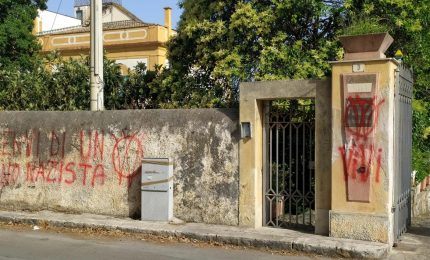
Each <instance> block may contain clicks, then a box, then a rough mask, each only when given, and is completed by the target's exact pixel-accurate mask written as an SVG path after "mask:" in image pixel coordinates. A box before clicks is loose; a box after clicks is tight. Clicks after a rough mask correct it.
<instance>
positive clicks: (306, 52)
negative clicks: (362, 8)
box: [163, 0, 341, 107]
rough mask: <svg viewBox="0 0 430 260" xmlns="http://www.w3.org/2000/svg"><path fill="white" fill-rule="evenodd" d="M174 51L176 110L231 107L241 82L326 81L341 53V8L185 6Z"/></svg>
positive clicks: (170, 75) (168, 78)
mask: <svg viewBox="0 0 430 260" xmlns="http://www.w3.org/2000/svg"><path fill="white" fill-rule="evenodd" d="M180 5H181V7H182V8H183V9H184V13H183V15H182V17H181V21H180V24H179V32H178V35H177V37H175V38H174V39H173V40H172V41H171V43H170V45H169V60H170V62H171V68H170V69H169V70H168V71H166V73H167V75H165V81H164V82H163V84H164V83H168V84H170V89H171V91H170V92H171V93H172V96H171V100H170V101H171V102H170V105H172V106H179V107H231V106H236V105H237V102H238V100H237V99H238V87H239V83H240V82H242V81H254V80H267V79H304V78H323V77H326V76H328V75H329V72H330V67H329V65H328V64H327V61H328V60H334V59H336V58H337V57H338V56H339V54H340V53H341V52H340V49H339V47H338V44H337V43H336V42H335V40H334V39H335V31H336V30H338V29H339V23H338V21H339V20H340V19H341V16H340V4H339V1H321V0H312V1H281V0H275V1H261V0H259V1H257V0H250V1H240V0H230V1H220V0H217V1H209V0H199V1H195V0H184V1H182V2H181V4H180Z"/></svg>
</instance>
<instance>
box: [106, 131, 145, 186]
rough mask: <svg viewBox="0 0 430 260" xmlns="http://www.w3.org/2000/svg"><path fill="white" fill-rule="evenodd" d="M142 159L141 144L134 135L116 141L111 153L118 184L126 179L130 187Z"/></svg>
mask: <svg viewBox="0 0 430 260" xmlns="http://www.w3.org/2000/svg"><path fill="white" fill-rule="evenodd" d="M142 159H143V149H142V143H141V142H140V140H139V138H138V137H137V136H136V135H135V134H134V135H127V136H124V137H122V138H120V139H117V141H116V144H115V146H114V148H113V151H112V165H113V167H114V170H115V172H116V173H117V174H118V177H119V184H122V179H127V180H128V184H129V185H131V182H132V180H133V178H134V177H135V176H136V175H137V174H138V169H139V167H140V164H141V161H142Z"/></svg>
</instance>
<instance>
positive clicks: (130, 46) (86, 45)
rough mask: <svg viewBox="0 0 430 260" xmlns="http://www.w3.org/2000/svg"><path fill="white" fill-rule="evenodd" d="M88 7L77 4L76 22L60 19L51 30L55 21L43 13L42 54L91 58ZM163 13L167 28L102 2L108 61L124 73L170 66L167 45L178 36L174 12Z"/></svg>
mask: <svg viewBox="0 0 430 260" xmlns="http://www.w3.org/2000/svg"><path fill="white" fill-rule="evenodd" d="M89 4H90V1H86V0H76V1H75V9H74V11H75V18H71V17H67V16H64V15H57V18H56V19H58V20H57V21H59V22H57V21H56V22H55V23H53V25H54V26H52V24H51V26H50V27H49V26H48V27H46V26H44V24H45V22H46V21H51V20H52V19H51V20H48V18H47V17H48V14H50V13H52V12H49V11H43V12H41V14H40V15H39V17H38V18H37V19H36V21H35V25H36V26H35V34H36V35H37V37H38V39H39V41H40V43H41V45H42V50H41V52H42V54H48V53H50V52H53V51H57V52H59V53H60V55H61V56H62V57H64V58H78V57H80V56H87V55H89V52H90V24H91V16H90V5H89ZM164 12H165V24H164V25H159V24H151V23H145V22H143V21H142V20H140V19H139V18H138V17H136V16H135V15H134V14H132V13H131V12H130V11H128V10H127V9H126V8H124V7H123V6H122V5H121V1H119V0H108V1H106V0H104V1H103V42H104V50H105V53H106V56H107V58H109V59H112V60H115V61H116V62H117V63H118V64H121V68H122V71H123V73H127V71H128V69H133V68H134V66H136V65H137V64H138V63H145V64H146V66H147V67H148V69H154V68H155V67H156V65H167V58H166V53H167V49H166V43H167V41H168V40H169V38H170V37H171V36H172V35H173V34H174V33H175V32H174V31H173V30H172V22H171V21H172V20H171V8H169V7H166V8H165V9H164ZM65 17H67V18H70V19H68V20H67V19H66V18H65ZM63 18H64V19H63ZM57 24H58V25H57ZM55 26H57V27H55ZM51 28H52V29H51Z"/></svg>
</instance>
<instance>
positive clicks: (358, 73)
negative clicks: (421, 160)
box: [330, 55, 398, 244]
mask: <svg viewBox="0 0 430 260" xmlns="http://www.w3.org/2000/svg"><path fill="white" fill-rule="evenodd" d="M345 57H347V56H345ZM357 57H359V55H358V56H357V55H356V56H354V58H357ZM332 67H333V70H332V71H333V72H332V123H333V130H332V161H331V163H332V185H331V186H332V202H331V210H330V236H333V237H341V238H350V239H358V240H368V241H378V242H383V243H388V244H390V243H392V241H393V235H392V229H393V213H392V207H393V183H394V181H393V180H394V158H395V157H394V149H395V147H394V146H395V144H394V135H395V130H394V119H395V98H394V94H395V92H394V90H395V89H394V88H395V76H396V73H395V72H396V69H397V67H398V63H397V61H396V60H393V59H386V58H380V57H378V58H375V59H370V60H369V59H366V60H344V61H339V62H333V63H332Z"/></svg>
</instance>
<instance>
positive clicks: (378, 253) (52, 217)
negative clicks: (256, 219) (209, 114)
mask: <svg viewBox="0 0 430 260" xmlns="http://www.w3.org/2000/svg"><path fill="white" fill-rule="evenodd" d="M0 221H1V222H10V221H12V222H14V223H24V224H33V225H36V224H38V223H39V222H45V223H47V224H49V225H51V226H57V227H66V228H102V229H106V230H120V231H124V232H132V233H144V234H152V235H163V236H177V237H186V238H189V239H196V240H201V241H211V242H220V243H225V244H232V245H239V246H250V247H256V248H271V249H277V250H292V251H300V252H306V253H312V254H319V255H324V256H334V257H336V256H337V257H353V258H382V257H385V256H387V255H388V253H389V251H390V247H389V246H388V245H385V244H382V243H375V242H365V241H358V240H351V239H340V238H332V237H324V236H318V235H313V234H306V233H301V232H298V231H292V230H286V229H274V228H259V229H250V228H240V227H231V226H219V225H207V224H197V223H187V224H183V225H173V224H168V223H162V222H146V221H139V220H132V219H121V218H115V217H109V216H100V215H91V214H81V215H71V214H64V213H54V212H50V211H41V212H36V213H29V212H6V211H0Z"/></svg>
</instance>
